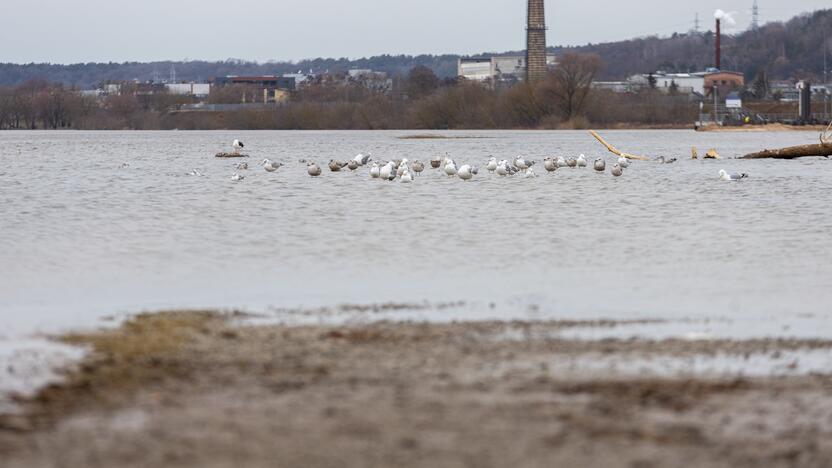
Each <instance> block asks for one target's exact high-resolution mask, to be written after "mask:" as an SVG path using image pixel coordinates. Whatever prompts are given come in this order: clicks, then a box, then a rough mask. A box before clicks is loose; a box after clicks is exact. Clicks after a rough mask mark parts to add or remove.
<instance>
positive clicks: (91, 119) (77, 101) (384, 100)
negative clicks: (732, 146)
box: [0, 54, 698, 130]
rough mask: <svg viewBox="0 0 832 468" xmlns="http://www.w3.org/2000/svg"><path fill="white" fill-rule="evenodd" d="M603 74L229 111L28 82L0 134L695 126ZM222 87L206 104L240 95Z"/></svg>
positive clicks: (427, 85) (682, 101) (423, 72)
mask: <svg viewBox="0 0 832 468" xmlns="http://www.w3.org/2000/svg"><path fill="white" fill-rule="evenodd" d="M601 69H602V63H601V60H600V58H599V57H598V56H595V55H578V54H567V55H564V56H563V57H562V58H561V65H560V66H559V67H558V68H557V69H556V70H555V71H554V72H552V73H550V75H549V76H548V77H547V78H546V79H545V80H544V81H541V82H539V83H536V84H534V85H530V84H524V83H521V84H517V85H515V86H512V87H507V88H492V87H489V86H487V85H484V84H480V83H471V82H466V81H464V80H462V81H458V80H450V79H446V80H442V79H441V78H440V77H438V76H437V75H436V74H435V73H434V72H433V71H432V70H431V69H430V68H428V67H425V66H417V67H415V68H413V69H411V70H410V72H409V73H408V74H407V75H406V76H405V77H403V78H400V79H397V80H396V82H395V89H394V91H393V92H390V93H380V92H376V91H372V90H369V89H367V88H365V87H363V86H361V85H360V84H347V85H343V84H341V85H331V84H326V83H321V84H315V85H312V86H309V87H305V88H302V89H301V90H299V91H297V92H296V93H294V94H293V95H292V96H291V99H290V100H289V101H288V102H287V103H284V104H281V105H275V106H268V107H265V106H263V107H258V108H255V109H248V110H237V111H230V112H205V111H199V112H194V111H186V110H183V109H186V107H183V106H182V104H186V103H187V102H188V101H189V98H188V97H183V96H174V95H168V94H164V93H162V94H141V93H138V92H130V90H126V92H123V93H122V94H120V95H112V96H106V97H95V96H93V97H88V96H85V95H83V94H82V93H79V92H78V90H76V89H73V88H68V87H65V86H63V85H61V84H50V83H48V82H45V81H30V82H27V83H25V84H23V85H21V86H17V87H5V88H0V129H61V128H69V129H91V130H120V129H139V130H154V129H181V130H197V129H207V130H211V129H286V130H294V129H298V130H309V129H498V128H505V129H515V128H584V127H587V126H589V125H593V126H598V127H614V126H679V125H690V124H691V123H692V122H694V121H695V120H696V114H697V112H698V105H697V104H696V103H694V102H692V101H691V100H690V96H689V95H673V94H666V93H662V92H660V91H658V90H650V89H648V90H645V91H643V92H641V93H637V94H614V93H611V92H606V91H598V90H594V89H592V87H591V83H592V82H593V80H594V79H595V77H596V76H597V75H598V73H599V72H600V70H601ZM220 90H221V92H222V93H223V94H222V95H217V96H212V97H210V98H209V102H211V101H214V102H217V101H222V100H223V99H226V98H229V94H230V93H232V92H233V91H235V90H234V89H228V88H225V89H223V88H220ZM237 91H244V90H237ZM231 98H232V99H233V100H236V102H240V101H239V100H237V99H238V98H234V97H233V96H231Z"/></svg>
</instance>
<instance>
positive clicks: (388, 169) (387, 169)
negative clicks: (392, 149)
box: [379, 161, 396, 180]
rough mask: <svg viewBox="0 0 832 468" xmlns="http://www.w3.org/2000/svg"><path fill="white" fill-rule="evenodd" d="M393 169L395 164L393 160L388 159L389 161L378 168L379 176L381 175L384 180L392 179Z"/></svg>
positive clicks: (393, 176)
mask: <svg viewBox="0 0 832 468" xmlns="http://www.w3.org/2000/svg"><path fill="white" fill-rule="evenodd" d="M395 169H396V164H395V163H394V162H393V161H390V162H389V163H387V164H385V165H384V167H382V168H381V169H380V170H379V177H381V178H382V179H384V180H393V179H395V178H396V170H395Z"/></svg>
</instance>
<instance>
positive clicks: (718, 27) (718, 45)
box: [715, 18, 722, 70]
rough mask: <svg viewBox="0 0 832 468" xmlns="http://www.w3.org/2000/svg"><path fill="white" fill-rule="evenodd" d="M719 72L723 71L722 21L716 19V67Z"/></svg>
mask: <svg viewBox="0 0 832 468" xmlns="http://www.w3.org/2000/svg"><path fill="white" fill-rule="evenodd" d="M715 67H716V69H717V70H722V20H721V19H720V18H717V19H716V65H715Z"/></svg>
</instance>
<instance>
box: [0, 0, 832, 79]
mask: <svg viewBox="0 0 832 468" xmlns="http://www.w3.org/2000/svg"><path fill="white" fill-rule="evenodd" d="M824 30H825V31H827V34H828V35H829V36H830V37H829V38H828V39H827V40H828V41H830V44H831V45H832V9H828V10H821V11H817V12H814V13H811V14H805V15H801V16H798V17H795V18H793V19H791V20H790V21H788V22H785V23H769V24H766V25H764V26H762V27H760V28H759V29H758V30H756V31H746V32H744V33H741V34H738V35H736V36H728V37H725V38H724V39H723V68H724V69H731V70H735V71H741V72H743V73H745V74H746V76H747V77H749V79H750V78H751V77H753V76H754V75H755V74H756V73H757V72H758V71H759V70H762V69H765V70H766V71H767V72H768V74H769V77H770V78H773V79H788V78H809V79H815V80H816V79H817V78H818V77H819V76H820V75H822V71H823V53H824V48H823V41H824V36H823V32H824ZM550 36H551V37H556V36H557V31H551V32H550ZM518 42H520V41H518ZM830 49H832V46H831V47H830ZM551 50H552V51H553V52H555V53H559V54H560V53H565V52H578V53H597V54H599V55H600V56H601V58H602V59H603V62H604V65H605V66H604V71H603V73H602V76H601V77H600V78H601V79H606V80H615V79H623V78H625V77H627V76H629V75H632V74H635V73H646V72H649V71H656V70H664V71H668V72H674V71H676V72H686V71H699V70H703V69H704V68H706V67H710V66H713V62H714V35H713V33H712V32H706V33H702V34H674V35H673V36H672V37H664V38H660V37H647V38H639V39H632V40H627V41H621V42H611V43H605V44H590V45H586V46H581V47H569V48H564V47H556V48H552V49H551ZM511 53H512V52H504V54H511ZM513 53H515V54H519V53H522V52H520V51H517V52H513ZM457 59H458V56H457V55H420V56H409V55H397V56H392V55H382V56H377V57H370V58H362V59H358V60H349V59H344V58H342V59H323V58H321V59H314V60H304V61H301V62H297V63H290V62H270V63H255V62H246V61H241V60H228V61H224V62H206V61H189V62H156V63H136V62H128V63H86V64H73V65H53V64H0V86H2V85H6V86H9V85H18V84H21V83H23V82H25V81H28V80H32V79H43V80H47V81H51V82H60V83H64V84H66V85H72V86H77V87H80V88H91V87H94V86H95V85H96V84H98V83H101V82H103V81H108V80H115V81H120V80H134V79H135V80H140V81H147V80H151V79H153V78H154V77H157V76H158V77H160V78H162V79H165V78H167V77H168V76H169V74H170V70H171V66H172V65H173V66H174V67H175V69H176V77H177V80H182V81H202V80H207V79H208V78H210V77H213V76H224V75H260V74H264V75H272V74H282V73H295V72H298V71H303V72H307V71H309V70H313V71H314V72H316V73H322V72H339V71H346V70H349V69H353V68H370V69H373V70H378V71H384V72H388V73H390V74H391V75H401V74H404V73H406V72H407V71H408V70H410V69H411V68H412V67H414V66H416V65H426V66H428V67H430V68H432V69H433V70H434V71H435V72H436V73H437V75H439V76H440V77H443V78H447V77H453V76H455V75H456V70H457Z"/></svg>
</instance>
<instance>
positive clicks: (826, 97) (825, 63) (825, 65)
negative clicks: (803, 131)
mask: <svg viewBox="0 0 832 468" xmlns="http://www.w3.org/2000/svg"><path fill="white" fill-rule="evenodd" d="M828 57H829V40H828V39H827V37H826V29H824V30H823V88H824V89H825V90H826V92H825V93H823V113H824V114H826V120H830V118H829V117H830V116H829V113H830V111H829V109H828V107H829V66H828Z"/></svg>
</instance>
